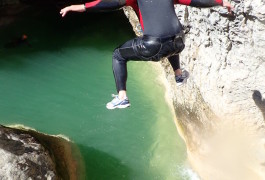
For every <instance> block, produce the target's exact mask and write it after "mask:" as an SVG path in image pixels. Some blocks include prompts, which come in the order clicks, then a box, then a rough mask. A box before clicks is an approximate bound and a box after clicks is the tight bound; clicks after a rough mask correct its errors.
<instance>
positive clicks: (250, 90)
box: [125, 0, 265, 179]
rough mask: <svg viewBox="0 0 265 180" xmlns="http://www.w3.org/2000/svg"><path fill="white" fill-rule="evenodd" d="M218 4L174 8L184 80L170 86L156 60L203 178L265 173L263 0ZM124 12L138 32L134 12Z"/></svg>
mask: <svg viewBox="0 0 265 180" xmlns="http://www.w3.org/2000/svg"><path fill="white" fill-rule="evenodd" d="M231 3H232V5H233V6H234V10H233V12H234V13H232V14H231V13H229V12H228V10H227V9H226V8H224V7H215V8H194V7H187V6H183V5H177V6H176V7H175V9H176V13H177V15H178V16H179V18H180V20H181V22H182V24H183V25H184V26H185V27H189V28H190V32H189V33H188V34H187V35H186V43H185V44H186V48H185V49H184V51H183V52H182V53H181V66H182V68H184V69H186V70H188V71H189V73H190V78H189V79H188V82H187V83H186V84H184V85H183V86H180V87H178V86H176V83H175V79H174V73H173V71H172V69H171V66H170V64H169V63H168V61H167V59H164V60H162V61H161V65H162V69H163V71H164V73H165V76H166V79H167V82H168V85H169V89H170V92H169V93H170V97H171V99H172V103H173V105H174V110H175V114H176V117H177V119H178V120H177V122H176V123H177V126H178V127H179V130H180V131H181V134H182V136H183V139H184V140H185V142H186V145H187V153H188V158H189V162H190V164H191V166H192V168H193V169H194V170H195V171H196V172H197V173H198V175H199V176H200V177H201V178H202V179H253V178H254V179H264V178H265V136H264V135H265V123H264V122H265V82H264V77H265V2H264V1H262V0H245V1H236V2H235V1H232V2H231ZM125 14H126V15H127V16H128V18H129V20H130V22H131V23H132V25H133V27H134V30H135V32H136V34H137V35H140V34H141V32H140V30H139V23H138V21H137V17H136V16H135V15H134V14H133V12H132V11H131V9H130V8H127V9H125Z"/></svg>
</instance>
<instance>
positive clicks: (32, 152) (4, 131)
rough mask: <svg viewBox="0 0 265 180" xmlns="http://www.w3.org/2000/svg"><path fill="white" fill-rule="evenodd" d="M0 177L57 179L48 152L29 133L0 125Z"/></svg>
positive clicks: (6, 178)
mask: <svg viewBox="0 0 265 180" xmlns="http://www.w3.org/2000/svg"><path fill="white" fill-rule="evenodd" d="M0 179H2V180H8V179H10V180H11V179H50V180H52V179H53V180H55V179H58V176H57V173H56V169H55V164H54V162H53V160H52V158H51V157H50V154H49V152H48V151H47V150H46V149H45V148H44V147H43V146H42V145H41V144H40V142H39V141H38V140H37V139H36V138H34V137H32V136H31V135H29V134H27V133H25V132H23V131H20V130H16V129H10V128H5V127H3V126H0Z"/></svg>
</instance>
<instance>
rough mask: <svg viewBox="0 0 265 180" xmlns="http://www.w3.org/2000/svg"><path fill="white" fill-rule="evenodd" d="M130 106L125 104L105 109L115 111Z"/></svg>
mask: <svg viewBox="0 0 265 180" xmlns="http://www.w3.org/2000/svg"><path fill="white" fill-rule="evenodd" d="M130 106H131V104H125V105H118V106H114V107H108V106H106V108H107V109H116V108H118V109H124V108H127V107H130Z"/></svg>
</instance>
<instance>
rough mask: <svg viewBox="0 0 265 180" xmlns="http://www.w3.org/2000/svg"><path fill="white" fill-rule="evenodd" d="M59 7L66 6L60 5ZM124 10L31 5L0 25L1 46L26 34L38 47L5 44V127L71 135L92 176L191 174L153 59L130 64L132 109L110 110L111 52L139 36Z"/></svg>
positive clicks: (0, 88) (1, 74)
mask: <svg viewBox="0 0 265 180" xmlns="http://www.w3.org/2000/svg"><path fill="white" fill-rule="evenodd" d="M58 11H59V9H58ZM130 29H131V27H130V24H129V23H128V21H127V19H126V18H125V16H124V15H123V13H122V12H121V13H107V14H106V13H104V14H75V15H73V14H69V16H67V17H66V18H64V19H61V18H60V16H59V14H58V12H57V10H56V11H54V10H53V11H52V10H46V9H45V10H38V12H36V11H35V10H34V9H29V10H27V11H26V13H22V14H20V15H19V16H18V17H17V19H16V20H15V21H14V22H13V23H11V24H10V25H9V26H8V27H2V28H1V29H0V40H1V41H0V43H2V44H1V46H2V45H3V44H4V43H5V42H8V41H9V40H10V39H12V37H14V36H17V35H20V34H21V33H27V35H28V37H29V42H30V44H31V47H27V46H20V47H17V48H13V49H4V48H1V49H0V124H4V125H9V124H23V125H25V126H29V127H32V128H35V129H37V130H38V131H41V132H45V133H49V134H64V135H66V136H67V137H69V138H70V139H71V140H73V141H74V142H75V143H76V144H77V145H78V146H79V148H80V151H81V153H82V156H83V158H84V161H85V165H86V177H87V179H115V180H116V179H163V180H164V179H168V180H170V179H186V178H184V177H183V175H182V172H181V170H180V169H181V168H180V167H183V164H184V163H185V159H186V154H185V147H184V143H183V142H182V140H181V139H180V137H179V135H178V133H177V129H176V126H175V124H174V120H173V115H172V113H171V111H170V109H169V106H168V105H167V103H166V102H165V98H164V94H165V89H164V87H163V86H162V85H161V83H158V82H157V77H158V72H157V71H155V70H153V68H152V67H151V64H150V63H143V62H132V63H128V71H129V80H128V96H129V98H130V101H131V104H132V107H130V108H127V109H123V110H112V111H109V110H107V109H106V108H105V104H106V103H107V102H108V101H109V100H111V96H110V95H111V94H112V93H115V84H114V79H113V75H112V68H111V57H112V51H113V49H114V48H115V47H117V46H118V45H119V44H121V43H123V42H125V41H126V40H128V39H130V38H132V37H134V34H133V32H132V31H131V30H130Z"/></svg>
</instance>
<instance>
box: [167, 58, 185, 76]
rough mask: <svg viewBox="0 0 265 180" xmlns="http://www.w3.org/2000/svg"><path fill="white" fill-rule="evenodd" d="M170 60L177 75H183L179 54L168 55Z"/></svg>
mask: <svg viewBox="0 0 265 180" xmlns="http://www.w3.org/2000/svg"><path fill="white" fill-rule="evenodd" d="M168 61H169V63H170V64H171V67H172V68H173V71H174V72H175V75H176V76H181V74H182V71H181V69H180V61H179V54H176V55H173V56H170V57H168Z"/></svg>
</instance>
